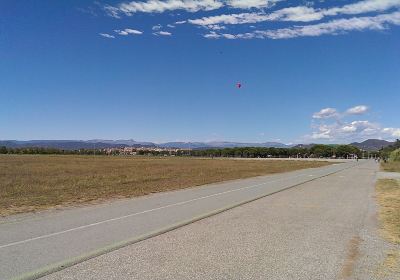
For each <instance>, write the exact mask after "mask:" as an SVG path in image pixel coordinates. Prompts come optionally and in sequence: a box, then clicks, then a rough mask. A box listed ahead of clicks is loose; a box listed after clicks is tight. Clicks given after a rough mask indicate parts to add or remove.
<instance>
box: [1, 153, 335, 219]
mask: <svg viewBox="0 0 400 280" xmlns="http://www.w3.org/2000/svg"><path fill="white" fill-rule="evenodd" d="M328 164H329V163H327V162H308V161H307V162H306V161H267V160H265V161H264V160H257V161H255V160H253V161H250V160H249V161H247V160H246V161H240V160H228V159H227V160H212V159H194V158H178V157H176V158H173V157H168V158H146V157H106V156H95V157H94V156H45V155H2V156H0V215H1V216H5V215H10V214H14V213H20V212H29V211H36V210H41V209H46V208H50V207H55V206H67V205H77V204H80V203H88V202H93V201H99V200H104V199H112V198H122V197H134V196H141V195H146V194H150V193H154V192H163V191H167V190H175V189H182V188H187V187H192V186H197V185H203V184H208V183H214V182H220V181H224V180H232V179H240V178H247V177H254V176H259V175H266V174H272V173H279V172H286V171H292V170H297V169H304V168H311V167H319V166H324V165H328Z"/></svg>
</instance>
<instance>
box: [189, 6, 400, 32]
mask: <svg viewBox="0 0 400 280" xmlns="http://www.w3.org/2000/svg"><path fill="white" fill-rule="evenodd" d="M397 7H400V1H399V0H364V1H360V2H357V3H354V4H348V5H344V6H341V7H332V8H327V9H315V8H313V7H309V6H297V7H288V8H283V9H280V10H276V11H274V12H272V13H268V14H266V13H259V12H257V13H238V14H222V15H217V16H210V17H203V18H199V19H190V20H188V22H189V23H191V24H196V25H203V26H207V25H210V24H246V23H258V22H264V21H293V22H311V21H317V20H321V19H323V18H324V17H326V16H337V15H356V14H363V13H368V12H383V11H387V10H389V9H392V8H397Z"/></svg>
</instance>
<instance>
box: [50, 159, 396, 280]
mask: <svg viewBox="0 0 400 280" xmlns="http://www.w3.org/2000/svg"><path fill="white" fill-rule="evenodd" d="M377 169H378V168H377V165H376V164H375V163H374V162H366V163H362V164H360V165H357V166H355V167H353V168H350V169H345V170H343V171H341V172H338V173H335V174H332V175H330V176H327V177H323V178H320V179H317V180H314V181H311V182H308V183H305V184H302V185H299V186H297V187H295V188H291V189H288V190H286V191H284V192H279V193H276V194H274V195H272V196H268V197H265V198H262V199H259V200H257V201H254V202H252V203H248V204H245V205H242V206H240V207H237V208H234V209H232V210H230V211H227V212H224V213H221V214H219V215H215V216H212V217H210V218H208V219H204V220H201V221H198V222H196V223H193V224H190V225H188V226H185V227H182V228H179V229H177V230H174V231H171V232H168V233H166V234H163V235H159V236H157V237H154V238H151V239H147V240H145V241H142V242H139V243H136V244H134V245H131V246H127V247H124V248H122V249H119V250H117V251H113V252H111V253H108V254H105V255H102V256H100V257H97V258H94V259H91V260H88V261H86V262H83V263H80V264H78V265H76V266H73V267H70V268H67V269H65V270H62V271H59V272H57V273H54V274H51V275H48V276H46V277H45V278H44V280H56V279H96V280H97V279H141V280H142V279H144V280H146V279H151V280H157V279H163V280H164V279H166V280H168V279H171V280H180V279H182V280H186V279H199V280H203V279H218V280H224V279H226V280H232V279H233V280H234V279H273V280H280V279H282V280H294V279H302V280H307V279H313V280H314V279H321V280H326V279H329V280H333V279H358V280H366V279H368V280H373V279H388V280H389V279H391V280H393V279H400V275H399V274H397V275H395V274H393V275H387V274H385V275H384V274H380V273H379V268H381V267H382V262H383V257H384V255H382V254H381V255H379V254H378V255H376V252H375V251H377V252H378V251H381V249H382V248H381V247H378V248H376V247H373V246H372V247H371V248H372V249H373V250H375V251H368V246H364V243H366V242H368V243H369V245H371V244H370V241H369V238H371V237H372V236H374V235H375V234H376V220H375V219H374V218H373V216H374V213H372V212H374V211H375V210H374V209H373V207H372V208H371V206H372V205H373V204H374V201H373V195H374V183H375V178H376V171H377ZM371 210H374V211H372V212H371ZM371 248H369V250H371ZM379 253H380V252H379Z"/></svg>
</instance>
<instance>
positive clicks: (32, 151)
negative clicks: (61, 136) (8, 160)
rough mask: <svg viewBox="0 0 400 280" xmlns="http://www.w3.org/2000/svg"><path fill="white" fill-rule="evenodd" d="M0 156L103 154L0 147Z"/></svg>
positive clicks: (100, 151)
mask: <svg viewBox="0 0 400 280" xmlns="http://www.w3.org/2000/svg"><path fill="white" fill-rule="evenodd" d="M0 154H25V155H93V154H97V155H100V154H103V155H105V152H104V151H103V150H100V149H79V150H64V149H57V148H42V147H23V148H8V147H6V146H1V147H0Z"/></svg>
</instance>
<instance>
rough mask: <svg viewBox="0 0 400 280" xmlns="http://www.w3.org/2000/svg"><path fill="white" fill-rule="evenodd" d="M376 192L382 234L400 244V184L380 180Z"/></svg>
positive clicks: (389, 180)
mask: <svg viewBox="0 0 400 280" xmlns="http://www.w3.org/2000/svg"><path fill="white" fill-rule="evenodd" d="M376 191H377V199H378V202H379V205H380V209H379V218H380V220H381V223H382V234H383V236H384V237H385V238H386V239H387V240H388V241H390V242H393V243H396V244H400V182H399V181H397V180H392V179H382V180H379V181H378V183H377V187H376Z"/></svg>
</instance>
